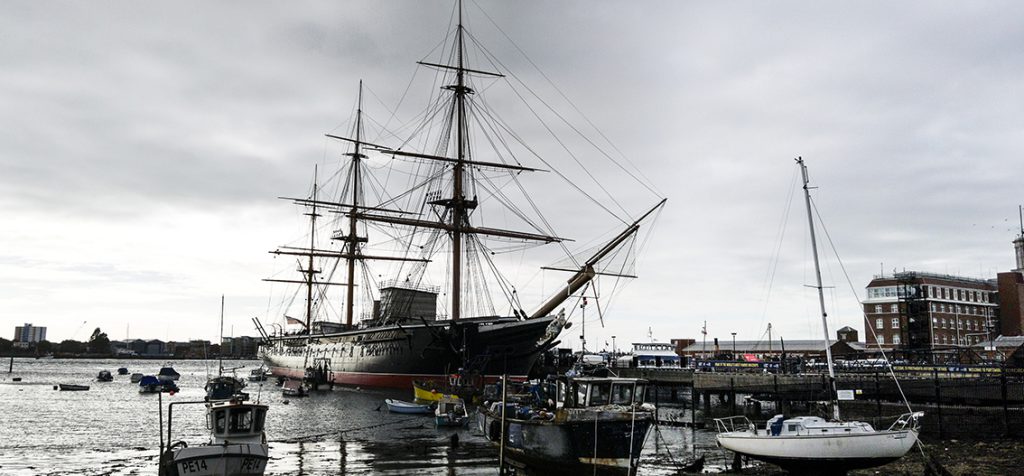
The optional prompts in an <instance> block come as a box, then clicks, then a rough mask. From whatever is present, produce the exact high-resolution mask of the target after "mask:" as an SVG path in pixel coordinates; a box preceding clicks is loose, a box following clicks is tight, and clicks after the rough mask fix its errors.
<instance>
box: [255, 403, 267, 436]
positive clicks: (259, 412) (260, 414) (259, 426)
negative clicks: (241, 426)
mask: <svg viewBox="0 0 1024 476" xmlns="http://www.w3.org/2000/svg"><path fill="white" fill-rule="evenodd" d="M255 413H256V421H255V424H254V425H253V428H252V431H253V432H254V433H259V432H261V431H263V422H264V421H266V419H267V411H266V410H264V409H262V408H257V409H256V411H255Z"/></svg>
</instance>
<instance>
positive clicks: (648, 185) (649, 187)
mask: <svg viewBox="0 0 1024 476" xmlns="http://www.w3.org/2000/svg"><path fill="white" fill-rule="evenodd" d="M477 8H478V9H479V10H480V11H481V12H482V13H483V14H484V17H486V18H487V20H488V21H490V22H491V24H492V25H493V26H494V27H495V28H496V29H497V30H498V31H499V32H500V33H501V34H502V36H504V37H505V39H506V40H508V42H509V43H510V44H512V47H513V48H515V49H516V51H518V52H519V53H520V54H521V55H523V58H524V59H526V61H527V62H528V63H529V64H530V66H533V68H534V69H535V70H536V71H537V72H538V73H539V74H540V75H541V77H542V78H544V80H545V81H547V82H548V84H549V85H550V86H551V87H552V88H553V89H554V90H555V91H556V92H557V93H558V94H559V96H561V97H562V99H564V100H565V101H566V102H567V103H568V104H569V106H570V107H572V108H573V110H574V111H576V113H577V114H579V115H580V117H582V118H583V120H584V121H586V122H587V124H588V125H590V127H592V128H593V129H594V131H595V132H597V133H598V135H600V136H601V138H602V139H604V140H605V142H607V143H608V145H610V146H611V147H612V149H614V150H615V151H616V152H618V153H619V155H620V156H622V158H623V159H625V160H626V161H627V162H629V164H630V165H631V166H632V167H633V169H634V170H635V172H636V173H637V174H639V175H640V176H641V177H643V178H644V180H646V182H645V181H643V180H640V179H639V178H637V177H636V176H635V175H633V173H632V172H631V171H629V170H627V169H626V168H625V167H623V166H622V165H621V164H619V163H618V162H617V161H616V160H615V159H614V158H613V157H611V155H609V154H607V153H605V152H604V150H602V149H601V148H600V147H599V146H597V144H594V143H593V142H592V141H590V140H589V138H587V137H586V136H585V135H584V134H583V133H582V132H579V131H577V134H579V135H580V136H581V137H583V138H584V140H587V142H590V143H591V145H593V146H594V148H595V149H597V150H598V151H599V152H601V153H602V155H604V156H605V157H607V158H608V159H609V160H611V161H612V163H614V164H615V165H616V166H618V167H619V168H621V169H622V170H623V171H624V172H626V174H628V175H629V176H630V177H631V178H633V179H634V180H636V181H637V183H640V184H641V185H643V186H644V188H646V189H647V190H648V191H650V192H651V193H653V194H654V195H655V196H657V197H664V194H662V193H661V192H659V191H658V190H656V189H655V187H654V184H653V182H652V181H651V180H650V179H649V178H647V177H646V176H645V175H644V174H643V172H642V171H641V170H640V168H639V167H637V166H636V164H634V163H632V162H631V161H630V160H629V158H628V157H626V154H624V153H623V152H622V151H621V150H619V148H618V147H616V146H615V143H614V142H612V141H611V139H609V138H608V137H607V136H606V135H605V134H604V133H603V132H602V131H601V130H600V129H599V128H598V127H597V126H596V125H595V124H594V123H593V122H592V121H591V120H590V118H588V117H587V116H586V115H585V114H583V112H582V111H581V110H580V109H579V108H578V107H577V106H576V104H575V103H573V102H572V100H571V99H569V97H568V96H567V95H566V94H565V93H564V92H562V90H561V89H560V88H559V87H558V85H556V84H555V82H554V81H552V80H551V78H550V77H548V75H547V74H545V73H544V71H543V70H541V69H540V67H539V66H538V65H537V64H536V63H534V62H533V60H532V59H530V57H529V55H527V54H526V52H525V51H524V50H523V49H522V48H520V47H519V45H518V44H517V43H516V42H515V41H513V40H512V37H510V36H509V35H508V34H507V33H505V30H502V29H501V26H499V25H498V23H497V22H496V21H494V19H493V18H491V17H490V15H488V14H487V12H486V11H485V10H484V9H483V8H480V6H479V5H477ZM473 41H474V43H477V44H479V42H477V41H476V39H475V38H474V39H473ZM481 49H483V48H482V47H481ZM488 54H489V52H488ZM492 56H493V55H492ZM510 74H511V73H510ZM517 80H518V78H517ZM538 99H539V98H538ZM552 112H555V111H552ZM556 115H557V112H556ZM563 121H565V119H563ZM565 122H566V123H567V125H569V126H570V127H572V125H571V124H568V121H565ZM573 129H574V130H575V128H573Z"/></svg>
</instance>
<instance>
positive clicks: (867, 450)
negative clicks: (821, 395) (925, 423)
mask: <svg viewBox="0 0 1024 476" xmlns="http://www.w3.org/2000/svg"><path fill="white" fill-rule="evenodd" d="M916 442H917V432H916V431H914V430H899V431H877V432H871V433H864V434H856V433H855V434H838V435H836V434H833V435H792V436H785V435H779V436H767V435H762V434H759V435H754V434H752V433H750V432H745V431H744V432H732V433H720V434H719V435H718V445H719V446H721V447H722V448H725V449H727V450H730V451H733V452H735V453H739V454H741V455H744V456H748V457H750V458H753V459H756V460H759V461H765V462H768V463H772V464H775V465H778V466H780V467H782V468H784V469H787V470H792V471H795V470H799V471H846V470H853V469H863V468H873V467H876V466H881V465H884V464H886V463H889V462H892V461H895V460H897V459H900V458H902V457H903V456H904V455H905V454H907V452H908V451H910V449H911V448H912V447H913V446H914V443H916Z"/></svg>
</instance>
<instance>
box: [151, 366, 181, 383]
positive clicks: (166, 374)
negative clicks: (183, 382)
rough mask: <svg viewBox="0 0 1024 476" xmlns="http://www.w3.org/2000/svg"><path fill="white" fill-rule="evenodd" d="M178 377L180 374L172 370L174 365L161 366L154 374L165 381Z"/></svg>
mask: <svg viewBox="0 0 1024 476" xmlns="http://www.w3.org/2000/svg"><path fill="white" fill-rule="evenodd" d="M179 377H181V374H179V373H178V372H177V371H176V370H174V367H161V368H160V372H159V373H157V374H156V378H158V379H160V380H162V381H165V382H169V381H172V380H178V378H179Z"/></svg>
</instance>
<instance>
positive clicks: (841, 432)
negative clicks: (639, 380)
mask: <svg viewBox="0 0 1024 476" xmlns="http://www.w3.org/2000/svg"><path fill="white" fill-rule="evenodd" d="M796 161H797V163H798V164H799V165H800V172H801V174H802V176H803V188H804V199H805V201H806V204H807V220H808V224H809V225H810V230H811V249H812V250H813V254H814V271H815V275H816V278H817V288H818V303H819V305H820V307H821V321H822V327H823V329H824V332H825V355H826V357H827V360H828V373H829V382H830V385H831V394H832V397H833V405H832V420H825V419H823V418H820V417H816V416H800V417H793V418H786V417H785V416H783V415H776V416H775V417H773V418H772V419H770V420H768V423H767V424H766V425H765V427H764V429H758V428H757V427H756V426H754V425H753V424H752V423H751V422H750V420H749V419H747V418H746V417H744V416H734V417H730V418H719V419H715V424H716V425H717V427H718V431H719V433H718V436H717V441H718V445H719V446H721V447H722V448H725V449H727V450H730V451H733V452H735V453H737V454H740V455H744V456H747V457H750V458H753V459H756V460H760V461H766V462H769V463H773V464H776V465H779V466H781V467H782V468H784V469H787V470H799V471H812V472H825V473H827V474H843V473H845V472H846V471H847V470H851V469H858V468H871V467H875V466H880V465H883V464H886V463H889V462H891V461H895V460H897V459H899V458H902V457H903V456H904V455H905V454H907V452H908V451H910V449H911V448H912V447H913V446H914V444H915V443H916V442H917V433H918V419H919V418H920V417H921V416H923V415H924V413H923V412H910V413H906V414H903V415H901V416H900V417H899V418H898V419H897V420H896V421H895V422H894V423H893V424H892V425H891V426H890V427H889V428H887V429H884V430H876V429H875V428H873V427H872V426H871V425H870V424H869V423H866V422H861V421H843V420H842V419H841V418H840V415H839V405H838V404H837V402H836V401H835V397H836V379H835V370H834V369H833V365H832V351H831V349H830V347H829V345H828V344H829V334H828V314H827V313H826V312H825V296H824V292H823V287H822V284H821V268H820V266H819V263H818V248H817V243H816V241H815V235H814V219H813V216H812V213H811V195H810V191H809V190H810V187H808V179H807V166H806V165H804V161H803V159H802V158H797V160H796Z"/></svg>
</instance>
